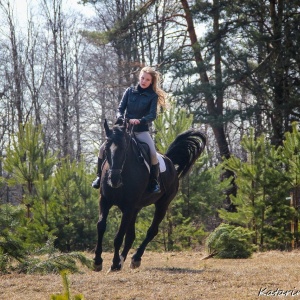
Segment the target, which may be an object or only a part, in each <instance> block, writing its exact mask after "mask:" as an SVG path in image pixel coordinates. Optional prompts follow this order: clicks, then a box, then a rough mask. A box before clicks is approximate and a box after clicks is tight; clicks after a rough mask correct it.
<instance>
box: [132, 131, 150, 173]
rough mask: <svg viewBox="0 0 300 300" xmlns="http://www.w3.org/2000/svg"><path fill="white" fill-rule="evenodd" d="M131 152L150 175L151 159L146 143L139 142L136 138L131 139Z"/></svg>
mask: <svg viewBox="0 0 300 300" xmlns="http://www.w3.org/2000/svg"><path fill="white" fill-rule="evenodd" d="M131 143H132V148H133V152H134V153H135V155H136V157H137V159H138V160H139V162H140V163H141V164H145V166H146V167H147V169H148V172H149V173H150V166H151V159H150V149H149V146H148V144H147V143H144V142H140V141H139V140H138V139H137V138H135V137H132V139H131Z"/></svg>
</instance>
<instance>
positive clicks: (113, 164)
mask: <svg viewBox="0 0 300 300" xmlns="http://www.w3.org/2000/svg"><path fill="white" fill-rule="evenodd" d="M104 127H105V132H106V136H107V142H106V146H105V152H106V157H107V162H108V164H109V170H108V182H107V183H108V184H109V185H110V186H111V187H113V188H119V187H120V186H122V184H123V183H122V176H121V174H122V171H123V166H124V163H125V159H126V152H127V146H128V143H129V140H128V134H127V132H126V126H120V125H114V126H113V128H112V129H109V127H108V125H107V123H106V122H105V124H104Z"/></svg>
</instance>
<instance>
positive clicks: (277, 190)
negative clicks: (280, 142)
mask: <svg viewBox="0 0 300 300" xmlns="http://www.w3.org/2000/svg"><path fill="white" fill-rule="evenodd" d="M242 146H243V148H244V149H245V150H246V151H247V161H246V162H242V161H241V160H239V159H238V158H237V157H234V156H232V157H231V158H230V159H228V160H227V161H225V162H224V168H227V169H229V170H231V171H233V172H234V174H235V176H236V179H235V182H236V184H237V186H238V191H237V195H236V196H234V195H232V196H231V200H232V203H233V204H235V205H236V207H237V212H236V213H229V212H227V211H225V210H224V209H221V210H220V217H221V218H222V219H224V220H226V221H227V222H230V223H232V224H238V225H241V226H244V227H247V228H249V229H250V230H253V231H254V232H255V235H254V236H253V243H254V244H256V245H259V246H260V248H261V249H286V248H287V245H288V244H289V243H290V241H291V239H292V235H291V233H290V232H289V231H288V230H287V228H289V226H290V221H291V220H292V218H293V216H294V215H295V210H294V208H292V207H290V204H289V202H287V201H286V197H287V196H288V195H289V191H290V189H291V188H292V185H291V184H290V179H289V178H290V175H289V173H288V172H286V168H287V169H289V167H287V166H288V165H290V162H289V159H287V155H286V154H285V158H284V159H283V158H282V149H281V148H277V149H276V148H275V147H274V146H272V145H271V144H270V142H269V141H268V140H267V139H266V138H265V136H263V135H262V136H260V137H258V138H255V136H254V131H253V130H251V134H250V136H249V137H246V136H245V137H244V138H243V141H242Z"/></svg>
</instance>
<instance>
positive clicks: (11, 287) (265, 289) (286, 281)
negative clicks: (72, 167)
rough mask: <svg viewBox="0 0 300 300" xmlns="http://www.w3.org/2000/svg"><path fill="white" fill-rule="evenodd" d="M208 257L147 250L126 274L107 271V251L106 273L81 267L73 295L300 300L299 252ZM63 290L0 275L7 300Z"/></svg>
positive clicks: (105, 299) (56, 278) (35, 278)
mask: <svg viewBox="0 0 300 300" xmlns="http://www.w3.org/2000/svg"><path fill="white" fill-rule="evenodd" d="M88 255H89V256H90V257H92V255H91V254H88ZM204 256H205V253H203V252H172V253H156V252H147V251H146V252H145V254H144V256H143V260H142V265H141V267H140V268H139V269H136V270H131V269H130V268H129V259H128V260H127V261H126V262H125V265H124V268H123V270H122V271H120V272H116V273H107V270H108V269H109V267H110V263H111V259H112V253H104V255H103V258H104V270H103V271H101V272H98V273H96V272H93V271H91V270H87V269H82V273H81V274H70V275H69V281H70V290H71V294H72V295H75V294H79V293H80V294H83V295H84V297H85V299H86V300H100V299H101V300H114V299H121V300H125V299H132V300H133V299H135V300H145V299H151V300H152V299H154V300H158V299H162V300H165V299H170V300H171V299H172V300H173V299H195V300H198V299H205V300H208V299H212V300H220V299H224V300H234V299H236V300H243V299H249V300H250V299H251V300H253V299H277V298H279V299H283V298H284V299H300V270H299V269H298V268H299V263H300V251H298V250H297V251H293V252H277V251H271V252H265V253H255V254H254V255H253V257H252V258H250V259H240V260H237V259H230V260H229V259H215V258H210V259H207V260H202V258H203V257H204ZM298 290H299V292H297V291H298ZM62 291H63V287H62V280H61V277H60V275H45V276H39V275H24V274H8V275H2V276H0V299H4V300H25V299H31V300H35V299H36V300H44V299H45V300H46V299H50V296H51V295H52V294H59V293H61V292H62ZM259 294H260V296H259Z"/></svg>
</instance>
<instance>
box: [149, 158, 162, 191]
mask: <svg viewBox="0 0 300 300" xmlns="http://www.w3.org/2000/svg"><path fill="white" fill-rule="evenodd" d="M158 176H159V163H158V164H156V165H152V166H151V169H150V190H149V191H150V193H154V194H157V193H160V186H159V180H158Z"/></svg>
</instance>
